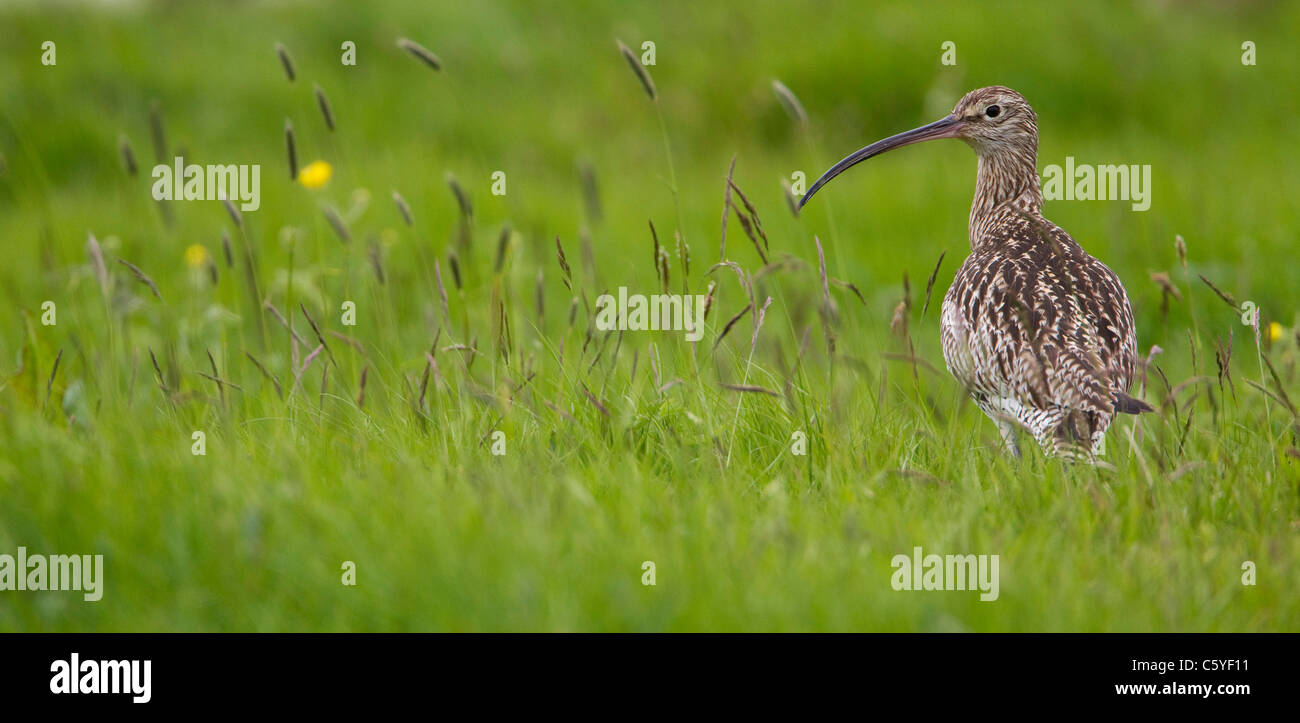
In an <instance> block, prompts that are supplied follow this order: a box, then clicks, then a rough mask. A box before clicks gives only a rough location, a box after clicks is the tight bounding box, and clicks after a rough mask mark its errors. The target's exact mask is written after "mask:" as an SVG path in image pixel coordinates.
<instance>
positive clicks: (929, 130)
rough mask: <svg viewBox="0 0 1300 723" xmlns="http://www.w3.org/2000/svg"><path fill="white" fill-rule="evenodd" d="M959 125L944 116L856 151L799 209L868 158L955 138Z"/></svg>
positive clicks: (824, 176)
mask: <svg viewBox="0 0 1300 723" xmlns="http://www.w3.org/2000/svg"><path fill="white" fill-rule="evenodd" d="M959 124H960V120H959V119H958V118H957V117H956V116H952V115H949V116H944V117H943V118H940V119H939V120H937V121H935V122H933V123H929V124H926V125H923V126H921V127H920V128H913V129H912V130H910V131H907V132H904V133H899V134H898V135H896V136H890V137H888V138H886V139H884V140H882V141H876V142H875V143H872V144H871V145H869V146H867V147H866V148H860V149H858V150H856V151H854V152H853V153H851V154H849V156H848V157H847V158H845V159H844V160H842V161H840V162H839V163H836V164H835V165H833V166H831V168H830V170H829V171H827V172H825V173H823V174H822V177H821V178H818V179H817V182H816V183H814V184H813V185H812V188H810V189H808V192H807V193H805V194H804V195H803V198H802V199H800V201H799V208H800V209H802V208H803V207H804V204H805V203H808V199H810V198H812V197H813V194H814V193H817V191H818V190H820V189H821V187H822V186H825V185H826V184H827V183H830V181H831V179H832V178H834V177H836V176H838V175H840V174H841V173H843V172H845V171H847V170H849V169H850V168H852V167H853V166H856V165H857V164H859V163H861V162H863V161H865V160H867V159H868V158H871V157H873V156H878V155H880V154H881V153H884V152H886V151H892V150H894V149H895V148H902V147H903V146H910V145H912V144H913V143H920V142H921V141H930V140H934V139H935V138H953V137H955V136H956V134H957V127H958V125H959Z"/></svg>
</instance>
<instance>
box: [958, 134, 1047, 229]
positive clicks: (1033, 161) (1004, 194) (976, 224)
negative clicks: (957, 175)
mask: <svg viewBox="0 0 1300 723" xmlns="http://www.w3.org/2000/svg"><path fill="white" fill-rule="evenodd" d="M1037 161H1038V149H1037V148H1032V149H1030V148H1026V149H1023V150H1008V149H997V150H991V151H988V152H982V153H980V154H979V173H978V175H977V176H976V179H975V200H974V201H972V202H971V207H970V245H971V248H972V249H975V248H978V247H979V246H980V244H981V242H982V241H983V239H984V237H985V236H986V235H987V234H988V233H989V232H990V231H992V230H993V227H994V226H996V225H997V223H998V221H999V219H1001V218H1003V217H1006V216H1018V215H1020V214H1023V213H1029V214H1033V215H1036V216H1041V215H1042V212H1043V192H1042V190H1041V189H1040V188H1039V185H1038V168H1037V166H1038V163H1037Z"/></svg>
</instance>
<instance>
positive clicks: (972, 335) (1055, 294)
mask: <svg viewBox="0 0 1300 723" xmlns="http://www.w3.org/2000/svg"><path fill="white" fill-rule="evenodd" d="M995 215H996V216H997V218H992V219H983V220H984V221H986V223H983V224H982V226H983V227H984V228H985V229H987V230H986V231H985V232H984V234H983V236H982V237H981V239H980V241H979V242H978V244H977V246H976V248H975V250H974V251H973V252H972V253H971V255H970V256H969V257H968V258H967V259H966V261H965V263H963V264H962V266H961V269H959V270H958V272H957V276H956V278H955V279H954V281H953V284H952V286H951V287H950V288H949V289H948V293H947V294H946V296H945V298H944V302H943V310H942V321H941V339H942V344H943V355H944V361H945V363H946V364H947V367H948V370H949V371H950V372H951V373H952V375H953V376H954V377H955V378H956V379H957V380H958V381H959V382H961V383H962V384H963V385H964V386H965V387H966V389H967V390H968V391H969V392H970V394H971V397H972V398H973V399H974V400H975V402H976V404H977V405H978V406H979V407H980V409H981V410H982V411H983V412H984V413H985V414H987V415H988V416H989V417H990V418H991V419H993V420H994V421H995V422H997V423H998V425H999V426H1000V427H1002V428H1003V434H1004V437H1005V436H1007V432H1008V430H1007V425H1009V424H1014V425H1016V426H1019V427H1021V428H1024V429H1026V430H1027V431H1028V432H1029V433H1030V434H1032V435H1033V437H1034V439H1035V440H1036V441H1037V442H1038V444H1039V445H1040V446H1042V448H1043V450H1044V452H1046V453H1047V454H1049V455H1060V456H1065V457H1079V456H1085V457H1089V456H1092V455H1096V454H1100V453H1101V452H1102V450H1103V440H1104V435H1105V432H1106V428H1107V427H1109V426H1110V423H1111V420H1112V419H1114V417H1115V414H1116V409H1115V403H1116V401H1115V400H1116V399H1117V398H1119V397H1118V395H1127V393H1128V390H1129V387H1130V385H1131V384H1132V382H1133V377H1134V373H1135V370H1136V366H1137V335H1136V330H1135V325H1134V322H1133V310H1132V308H1131V307H1130V305H1129V300H1128V295H1127V294H1126V293H1125V291H1124V287H1123V285H1122V284H1121V283H1120V281H1119V278H1118V277H1117V276H1116V275H1115V273H1114V272H1113V271H1111V270H1110V269H1109V268H1107V267H1106V265H1105V264H1103V263H1102V262H1100V261H1098V260H1097V259H1095V258H1093V257H1092V256H1090V255H1088V253H1087V252H1086V251H1084V250H1083V248H1082V247H1080V246H1079V244H1078V243H1076V242H1075V241H1074V239H1072V238H1070V235H1069V234H1067V233H1066V232H1065V231H1064V230H1062V229H1061V228H1060V227H1058V226H1056V225H1055V224H1052V223H1051V222H1050V221H1047V220H1046V219H1044V218H1042V216H1039V215H1037V214H1034V213H1032V212H1024V211H1021V210H1018V209H1014V208H1009V207H1008V208H1003V209H999V210H998V211H997V212H995Z"/></svg>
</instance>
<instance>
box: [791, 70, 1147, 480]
mask: <svg viewBox="0 0 1300 723" xmlns="http://www.w3.org/2000/svg"><path fill="white" fill-rule="evenodd" d="M936 138H959V139H961V140H963V141H965V142H966V144H967V145H969V146H970V147H971V148H973V149H975V153H976V155H977V156H978V157H979V170H978V173H977V175H976V180H975V199H974V201H972V203H971V209H970V246H971V253H970V255H969V256H968V257H967V258H966V261H965V262H964V263H963V264H962V266H961V268H960V269H959V270H958V271H957V275H956V277H955V278H954V279H953V283H952V286H951V287H950V288H949V289H948V293H947V294H946V295H945V296H944V300H943V311H942V318H941V320H940V329H941V332H940V333H941V341H942V344H943V357H944V362H945V363H946V364H947V367H948V371H949V372H951V373H952V375H953V376H954V377H956V379H957V381H959V382H961V384H962V385H963V386H964V387H965V388H966V390H967V391H968V392H969V393H970V396H971V398H972V399H974V401H975V403H976V404H977V405H978V406H979V408H980V409H981V410H982V411H983V412H984V413H985V414H987V415H988V416H989V418H990V419H992V420H993V421H994V422H995V423H996V424H997V426H998V430H999V432H1001V435H1002V440H1003V444H1004V445H1005V448H1006V450H1007V451H1008V452H1009V453H1010V454H1012V455H1014V456H1017V457H1019V456H1020V449H1019V446H1018V444H1017V430H1018V429H1019V428H1023V429H1025V430H1027V431H1028V432H1029V433H1030V434H1032V435H1033V437H1034V439H1035V440H1036V441H1037V442H1038V444H1039V445H1041V446H1042V448H1043V451H1044V452H1045V453H1046V454H1048V455H1056V456H1062V457H1067V458H1082V459H1086V460H1089V461H1093V460H1095V457H1096V455H1098V454H1102V453H1103V452H1104V450H1105V445H1104V442H1105V433H1106V428H1107V427H1109V426H1110V423H1111V421H1112V420H1113V419H1114V418H1115V415H1116V414H1120V413H1124V414H1137V413H1139V412H1150V411H1153V410H1152V408H1151V407H1150V406H1148V405H1147V404H1146V403H1145V402H1142V401H1140V400H1138V399H1135V398H1133V397H1131V396H1129V394H1128V390H1129V387H1130V385H1131V384H1132V382H1133V374H1134V370H1135V368H1136V366H1137V333H1136V329H1135V326H1134V323H1133V309H1132V307H1130V306H1129V301H1128V294H1127V293H1125V291H1124V285H1123V284H1121V283H1120V280H1119V277H1118V276H1116V275H1115V272H1113V271H1111V270H1110V269H1109V268H1107V267H1106V265H1105V264H1103V263H1102V262H1100V261H1098V260H1097V259H1095V258H1093V257H1092V256H1090V255H1089V254H1088V252H1086V251H1084V250H1083V247H1081V246H1080V245H1079V244H1078V243H1077V242H1075V240H1074V239H1073V238H1071V237H1070V234H1068V233H1066V232H1065V230H1064V229H1062V228H1061V227H1059V226H1057V225H1056V224H1053V223H1052V222H1051V221H1048V220H1047V219H1046V218H1044V217H1043V214H1042V210H1043V194H1042V192H1041V190H1040V189H1039V184H1038V171H1037V162H1038V116H1037V115H1035V114H1034V110H1033V109H1032V108H1030V107H1029V103H1028V102H1026V101H1025V99H1024V97H1023V96H1021V95H1020V94H1019V93H1017V92H1016V91H1014V90H1012V89H1010V88H1005V87H1002V86H993V87H989V88H980V89H979V90H973V91H971V92H970V93H967V94H966V95H965V97H963V98H962V99H961V100H960V101H958V102H957V105H956V106H955V107H954V108H953V110H952V113H950V114H949V115H947V116H945V117H943V118H940V119H939V120H937V121H935V122H933V123H930V124H928V125H924V126H921V127H920V128H916V129H914V130H910V131H907V132H906V133H900V134H898V135H895V136H891V137H889V138H886V139H884V140H881V141H877V142H876V143H872V144H871V145H869V146H867V147H865V148H862V149H860V150H858V151H856V152H854V153H853V154H851V155H849V156H848V157H847V158H845V159H844V160H842V161H840V162H839V163H836V164H835V165H834V166H832V167H831V169H830V170H828V171H826V173H825V174H823V175H822V177H821V178H819V179H817V182H816V183H814V184H813V185H812V188H810V189H808V193H806V194H805V195H804V197H803V200H802V201H801V202H800V204H799V205H800V207H801V208H802V207H803V204H806V203H807V202H808V200H809V199H810V198H812V196H813V194H814V193H816V192H817V190H818V189H820V188H821V187H822V186H824V185H826V184H827V183H828V182H829V181H830V180H831V179H833V178H835V177H836V176H838V175H839V174H841V173H843V172H844V171H846V170H848V169H849V168H850V167H852V166H854V165H856V164H858V163H860V162H862V161H865V160H867V159H868V158H871V157H873V156H877V155H880V154H881V153H884V152H886V151H890V150H893V149H895V148H900V147H902V146H906V145H911V144H913V143H919V142H921V141H928V140H933V139H936Z"/></svg>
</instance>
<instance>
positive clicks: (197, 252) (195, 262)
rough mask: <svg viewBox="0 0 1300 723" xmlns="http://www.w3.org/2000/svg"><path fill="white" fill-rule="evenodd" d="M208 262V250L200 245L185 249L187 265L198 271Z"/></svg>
mask: <svg viewBox="0 0 1300 723" xmlns="http://www.w3.org/2000/svg"><path fill="white" fill-rule="evenodd" d="M207 262H208V250H207V249H206V248H204V247H203V246H202V245H200V244H192V245H191V246H190V247H189V248H187V249H185V264H186V265H187V266H189V267H190V268H191V269H197V268H199V267H200V266H202V265H204V264H206V263H207Z"/></svg>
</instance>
